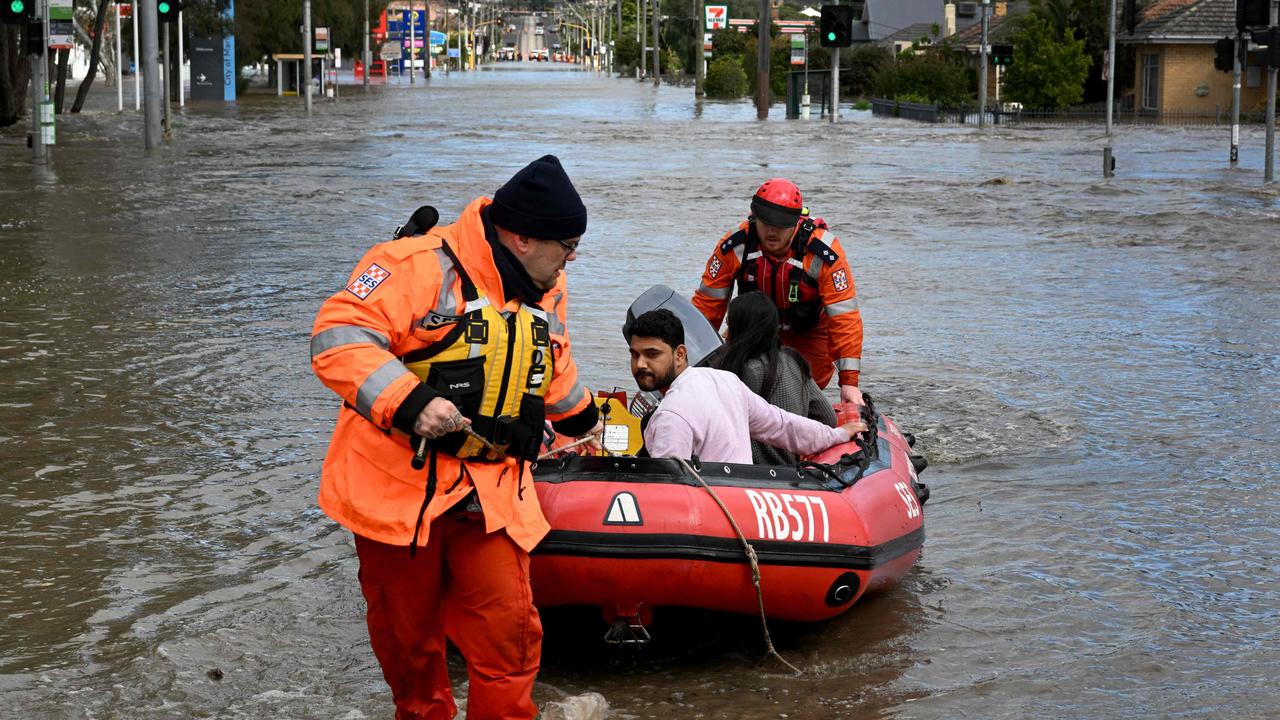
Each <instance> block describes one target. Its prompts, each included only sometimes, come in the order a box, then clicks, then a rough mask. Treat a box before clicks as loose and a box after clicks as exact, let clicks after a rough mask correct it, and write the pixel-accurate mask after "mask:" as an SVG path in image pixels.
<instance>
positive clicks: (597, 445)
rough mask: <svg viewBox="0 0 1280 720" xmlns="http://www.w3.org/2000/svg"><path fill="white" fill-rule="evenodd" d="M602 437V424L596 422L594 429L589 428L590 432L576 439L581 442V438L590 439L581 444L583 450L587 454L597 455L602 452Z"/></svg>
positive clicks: (599, 421)
mask: <svg viewBox="0 0 1280 720" xmlns="http://www.w3.org/2000/svg"><path fill="white" fill-rule="evenodd" d="M603 436H604V422H603V421H601V420H597V421H596V425H595V427H593V428H591V430H589V431H588V432H587V433H586V434H585V435H581V436H579V437H578V439H579V440H581V439H582V438H591V439H590V440H588V441H587V442H585V443H583V449H584V450H585V451H586V452H587V453H588V454H591V455H599V454H600V453H601V452H604V440H603V439H602V438H603Z"/></svg>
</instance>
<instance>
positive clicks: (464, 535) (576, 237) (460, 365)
mask: <svg viewBox="0 0 1280 720" xmlns="http://www.w3.org/2000/svg"><path fill="white" fill-rule="evenodd" d="M424 211H429V212H426V213H424ZM426 215H435V217H432V218H430V219H425V220H424V219H423V218H424V217H426ZM436 218H438V215H436V214H435V212H434V210H432V209H431V208H423V209H422V210H420V211H419V212H418V213H415V214H414V219H413V220H412V221H411V222H410V223H409V227H406V228H401V230H399V231H397V239H394V240H391V241H389V242H384V243H381V244H379V245H375V246H374V247H373V249H371V250H370V251H369V252H368V253H367V254H366V255H365V257H364V258H363V259H362V260H361V261H360V263H359V264H358V265H357V266H356V269H355V271H354V272H353V273H352V274H351V277H350V280H349V281H348V283H347V286H346V288H345V289H343V290H341V291H339V292H338V293H336V294H335V295H333V296H332V297H330V298H329V299H328V300H326V301H325V303H324V305H323V306H322V307H321V308H320V312H319V315H318V316H317V317H316V322H315V327H314V330H313V333H312V337H311V364H312V368H313V369H314V371H315V373H316V375H317V376H319V378H320V379H321V381H323V382H324V384H325V385H327V386H328V387H329V388H330V389H332V390H333V391H334V392H336V393H337V394H338V395H339V396H340V397H341V398H342V399H343V401H344V402H343V406H342V409H341V410H340V411H339V414H338V422H337V427H336V429H335V430H334V433H333V439H332V441H331V443H330V445H329V452H328V455H327V456H326V457H325V461H324V469H323V471H322V478H321V484H320V507H321V508H322V509H323V510H324V512H325V513H326V514H327V515H328V516H329V517H331V518H333V519H334V520H336V521H337V522H338V523H340V524H341V525H343V526H344V527H346V528H347V529H349V530H350V531H351V532H353V533H355V545H356V552H357V554H358V556H359V560H360V584H361V589H362V591H363V593H364V597H365V600H366V602H367V604H368V617H367V620H368V626H369V636H370V640H371V643H372V645H373V650H374V654H375V655H376V656H377V658H378V662H379V663H380V664H381V666H382V672H383V676H384V677H385V678H386V681H387V684H388V685H390V686H391V692H392V696H393V698H394V700H395V704H396V717H397V718H432V719H435V718H451V717H453V716H454V714H455V713H456V711H457V710H456V706H455V704H454V700H453V696H452V693H451V692H450V684H449V677H448V673H447V668H446V664H445V639H446V637H447V638H448V639H449V640H451V641H453V643H454V644H455V645H456V646H457V647H458V648H459V649H460V650H461V651H462V654H463V655H464V656H465V657H466V660H467V673H468V677H469V680H470V685H469V688H470V689H469V693H468V700H467V717H468V718H472V720H485V719H490V718H532V717H534V716H535V715H536V714H537V708H536V707H535V706H534V704H533V701H532V699H531V692H532V689H533V682H534V676H535V675H536V674H537V671H538V665H539V655H540V651H541V641H542V626H541V623H540V621H539V618H538V612H537V610H536V609H535V608H534V606H533V602H532V592H531V589H530V584H529V551H530V550H532V549H533V547H534V546H535V545H537V544H538V541H539V540H541V539H542V537H543V536H544V535H545V534H546V533H547V530H548V525H547V522H546V520H545V519H544V518H543V515H542V510H541V508H540V506H539V505H538V499H537V496H536V494H535V492H534V487H533V479H532V476H531V474H530V471H529V461H531V460H533V459H534V458H536V456H537V453H538V449H539V448H540V446H541V444H542V439H543V434H544V417H545V418H546V419H549V420H551V422H552V424H553V425H554V426H555V429H556V430H557V431H559V432H560V433H561V434H564V435H571V436H579V437H588V436H593V439H592V440H591V441H589V443H588V447H591V448H593V449H596V450H598V449H599V445H598V435H599V433H600V431H601V424H600V422H599V419H598V412H597V410H596V406H595V404H594V403H592V402H591V397H590V393H589V392H588V391H587V389H586V388H585V387H583V385H582V383H581V382H579V380H578V371H577V368H576V367H575V365H574V361H573V356H572V355H571V354H570V343H569V335H568V331H567V329H566V327H565V313H566V310H565V308H566V303H567V294H566V291H565V274H564V272H562V270H563V269H564V268H565V266H566V264H567V263H568V262H570V261H572V260H574V259H575V258H576V257H577V256H576V251H577V247H578V242H579V241H580V239H581V236H582V234H583V232H584V231H585V230H586V226H587V212H586V208H585V207H583V204H582V200H581V198H580V197H579V196H578V193H577V191H576V190H575V189H574V187H573V184H572V183H571V182H570V180H569V178H568V176H567V175H566V174H565V172H564V170H563V168H562V167H561V166H560V162H559V160H557V159H556V158H555V156H552V155H547V156H545V157H542V158H540V159H538V160H536V161H534V162H533V163H530V164H529V165H528V166H527V167H525V168H524V169H522V170H521V171H520V172H518V173H517V174H516V175H515V176H514V177H512V178H511V180H510V181H508V182H507V183H506V184H505V185H503V187H502V188H501V189H499V190H498V191H497V192H496V193H495V194H494V197H493V200H492V201H490V200H489V199H486V198H479V199H477V200H475V201H473V202H472V203H471V204H470V205H468V206H467V207H466V209H465V210H463V212H462V215H461V217H459V218H458V220H457V222H454V223H453V224H451V225H446V226H443V227H436V228H432V227H431V226H433V225H434V223H435V219H436Z"/></svg>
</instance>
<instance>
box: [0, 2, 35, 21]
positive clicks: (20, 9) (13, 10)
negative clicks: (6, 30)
mask: <svg viewBox="0 0 1280 720" xmlns="http://www.w3.org/2000/svg"><path fill="white" fill-rule="evenodd" d="M0 8H2V9H3V10H4V13H3V15H2V16H0V19H3V21H4V24H6V25H22V24H23V23H27V22H30V21H31V20H32V19H33V18H34V17H35V14H36V2H35V0H0Z"/></svg>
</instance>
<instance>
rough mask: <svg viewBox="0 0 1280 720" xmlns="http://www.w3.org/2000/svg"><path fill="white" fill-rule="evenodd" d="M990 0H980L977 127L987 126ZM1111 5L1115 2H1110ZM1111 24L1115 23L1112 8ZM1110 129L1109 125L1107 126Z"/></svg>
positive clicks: (1112, 0)
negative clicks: (980, 26) (988, 13)
mask: <svg viewBox="0 0 1280 720" xmlns="http://www.w3.org/2000/svg"><path fill="white" fill-rule="evenodd" d="M989 2H990V0H982V47H980V48H978V127H979V128H984V127H986V126H987V28H988V26H987V8H988V7H990V5H989V4H988V3H989ZM1111 2H1112V4H1114V3H1115V0H1111ZM1111 22H1113V23H1114V22H1115V8H1112V13H1111ZM1108 127H1110V125H1108Z"/></svg>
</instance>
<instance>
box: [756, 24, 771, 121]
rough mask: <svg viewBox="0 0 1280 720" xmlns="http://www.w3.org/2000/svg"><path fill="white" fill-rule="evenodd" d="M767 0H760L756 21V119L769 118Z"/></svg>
mask: <svg viewBox="0 0 1280 720" xmlns="http://www.w3.org/2000/svg"><path fill="white" fill-rule="evenodd" d="M770 19H771V18H770V17H769V0H760V22H758V23H756V119H757V120H768V119H769V20H770Z"/></svg>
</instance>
